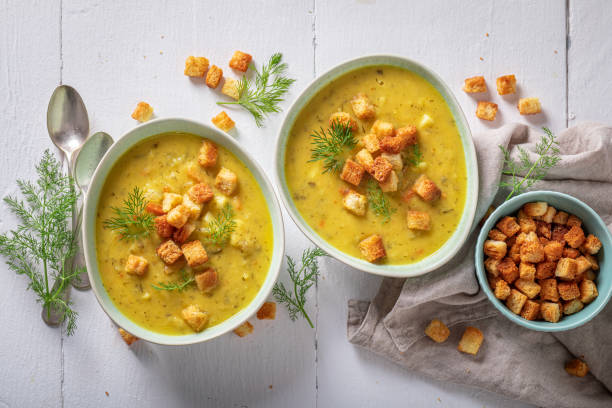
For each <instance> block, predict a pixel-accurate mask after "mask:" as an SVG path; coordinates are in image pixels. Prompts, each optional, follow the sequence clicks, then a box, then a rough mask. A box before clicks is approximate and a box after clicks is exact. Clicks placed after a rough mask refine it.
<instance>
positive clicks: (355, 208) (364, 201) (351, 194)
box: [342, 190, 368, 216]
mask: <svg viewBox="0 0 612 408" xmlns="http://www.w3.org/2000/svg"><path fill="white" fill-rule="evenodd" d="M342 205H344V208H346V209H347V210H348V211H349V212H352V213H353V214H355V215H359V216H363V215H365V213H366V209H367V207H368V198H367V197H366V196H364V195H363V194H359V193H358V192H356V191H355V190H349V191H348V193H346V194H345V195H344V198H342Z"/></svg>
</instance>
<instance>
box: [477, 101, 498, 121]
mask: <svg viewBox="0 0 612 408" xmlns="http://www.w3.org/2000/svg"><path fill="white" fill-rule="evenodd" d="M496 115H497V104H496V103H493V102H486V101H480V102H478V106H477V107H476V117H477V118H479V119H482V120H488V121H493V120H495V116H496Z"/></svg>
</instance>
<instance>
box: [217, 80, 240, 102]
mask: <svg viewBox="0 0 612 408" xmlns="http://www.w3.org/2000/svg"><path fill="white" fill-rule="evenodd" d="M221 93H222V94H223V95H226V96H229V97H230V98H232V99H235V100H238V99H240V92H238V81H236V80H235V79H232V78H227V79H226V80H225V83H224V84H223V86H222V87H221Z"/></svg>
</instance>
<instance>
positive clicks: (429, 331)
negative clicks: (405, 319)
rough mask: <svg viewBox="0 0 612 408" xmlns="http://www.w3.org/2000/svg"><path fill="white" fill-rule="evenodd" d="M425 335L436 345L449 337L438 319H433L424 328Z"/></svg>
mask: <svg viewBox="0 0 612 408" xmlns="http://www.w3.org/2000/svg"><path fill="white" fill-rule="evenodd" d="M425 334H426V335H427V336H428V337H429V338H430V339H432V340H433V341H435V342H436V343H444V342H445V341H446V339H448V336H449V335H450V330H449V329H448V327H446V325H445V324H444V323H442V322H441V321H440V320H438V319H433V320H432V321H431V322H429V324H428V325H427V327H426V328H425Z"/></svg>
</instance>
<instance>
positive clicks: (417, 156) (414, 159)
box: [404, 143, 423, 167]
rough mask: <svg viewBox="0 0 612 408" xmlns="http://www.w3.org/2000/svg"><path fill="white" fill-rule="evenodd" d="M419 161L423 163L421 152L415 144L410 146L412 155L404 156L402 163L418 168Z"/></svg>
mask: <svg viewBox="0 0 612 408" xmlns="http://www.w3.org/2000/svg"><path fill="white" fill-rule="evenodd" d="M421 161H423V152H421V148H420V147H419V144H418V143H416V144H414V145H412V154H411V155H407V156H405V160H404V162H405V163H407V164H411V165H413V166H414V167H418V166H419V164H421Z"/></svg>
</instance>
